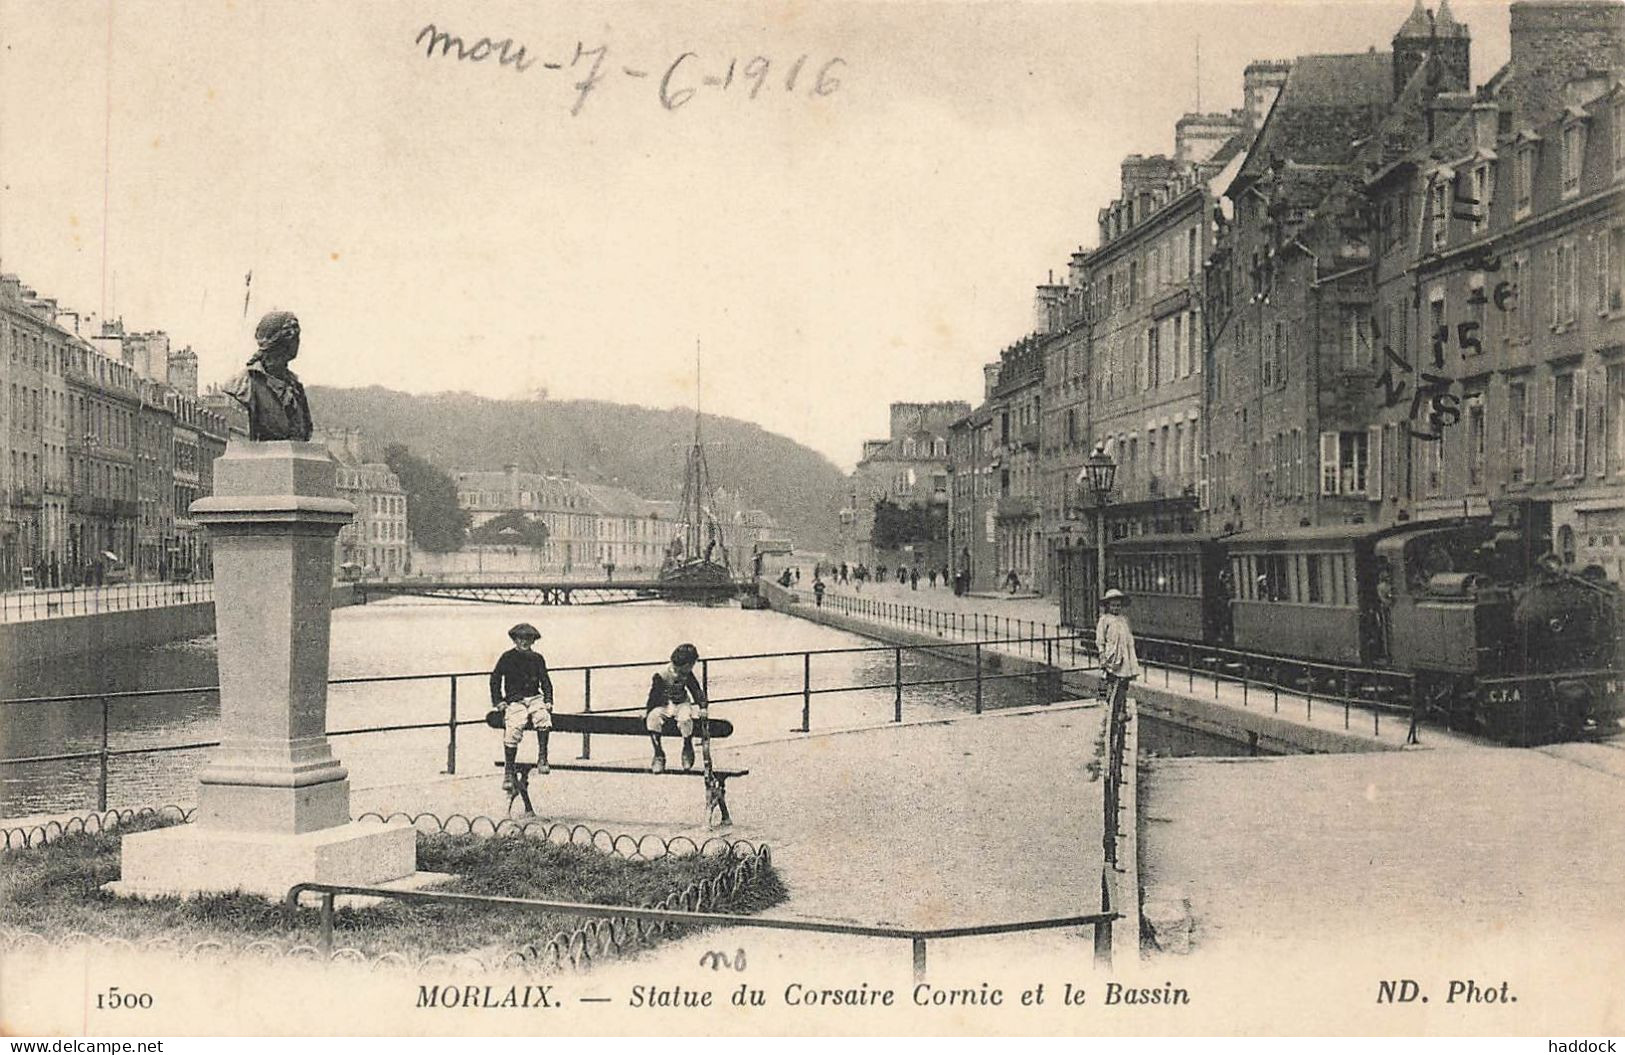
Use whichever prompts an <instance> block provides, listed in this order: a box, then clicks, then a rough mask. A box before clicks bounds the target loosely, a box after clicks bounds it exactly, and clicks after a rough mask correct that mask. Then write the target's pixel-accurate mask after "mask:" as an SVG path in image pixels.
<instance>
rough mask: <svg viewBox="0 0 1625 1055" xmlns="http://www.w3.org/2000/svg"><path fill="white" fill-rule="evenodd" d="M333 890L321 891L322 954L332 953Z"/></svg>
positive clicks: (328, 954)
mask: <svg viewBox="0 0 1625 1055" xmlns="http://www.w3.org/2000/svg"><path fill="white" fill-rule="evenodd" d="M333 898H334V895H333V892H332V891H331V890H326V891H323V892H322V942H321V950H322V955H323V956H332V955H333Z"/></svg>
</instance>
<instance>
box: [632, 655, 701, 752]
mask: <svg viewBox="0 0 1625 1055" xmlns="http://www.w3.org/2000/svg"><path fill="white" fill-rule="evenodd" d="M699 661H700V650H699V649H697V648H695V647H694V646H693V645H689V644H683V645H678V646H677V647H676V648H675V649H673V650H672V653H671V666H669V667H667V668H665V669H664V670H661V671H657V672H656V673H655V675H654V677H653V678H652V679H651V681H650V683H649V698H648V699H647V700H646V701H644V704H643V714H644V727H645V728H646V729H648V730H649V739H650V740H651V741H652V742H653V744H654V758H653V759H651V760H650V762H649V772H651V773H664V772H665V771H666V749H665V748H664V747H662V746H661V745H660V731H661V729H662V728H663V727H664V726H665V724H666V719H667V718H671V719H673V720H674V721H676V723H677V731H678V732H679V733H681V734H682V735H683V768H684V769H693V768H694V715H695V708H697V707H698V706H699V705H700V703H701V702H702V701H703V700H704V699H705V690H704V689H702V688H700V681H699V679H698V678H696V677H695V676H694V664H696V663H698V662H699Z"/></svg>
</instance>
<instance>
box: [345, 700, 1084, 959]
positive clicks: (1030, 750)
mask: <svg viewBox="0 0 1625 1055" xmlns="http://www.w3.org/2000/svg"><path fill="white" fill-rule="evenodd" d="M1103 714H1104V711H1103V709H1102V708H1101V707H1099V706H1098V705H1096V704H1094V703H1092V702H1091V703H1085V704H1070V705H1069V704H1058V705H1055V706H1050V707H1032V708H1020V709H1011V710H1004V711H998V712H989V713H988V714H984V715H981V716H966V717H963V718H956V719H948V720H921V721H912V722H904V723H903V724H901V725H885V726H877V727H870V728H866V729H853V730H848V731H840V732H830V733H823V734H820V733H814V734H812V735H807V736H794V737H790V738H786V739H781V740H776V741H770V742H765V743H755V744H746V745H743V746H737V747H736V746H725V745H721V744H719V745H717V747H716V759H717V765H718V766H721V767H726V768H743V769H749V770H750V775H749V776H746V777H740V778H736V779H734V780H732V781H730V782H729V785H728V803H729V808H730V810H731V812H732V813H733V817H734V824H733V825H732V826H730V827H726V828H707V827H706V825H705V820H704V798H705V796H704V789H703V788H702V787H701V782H700V781H699V780H698V779H694V780H687V781H682V780H676V779H670V778H663V779H660V780H651V779H649V778H647V777H640V776H636V775H627V776H616V775H605V774H591V773H570V772H564V771H561V772H555V773H552V774H549V775H548V776H545V777H539V776H533V777H532V778H531V789H532V790H531V795H532V799H533V801H534V803H535V806H536V809H537V813H538V815H539V816H541V817H542V818H544V819H546V820H548V821H550V822H560V823H568V824H576V823H579V824H584V825H588V826H591V827H595V828H599V827H601V828H604V829H606V830H608V831H611V832H616V833H620V832H626V833H630V834H642V833H645V832H650V833H653V834H657V835H660V836H663V837H666V838H671V837H673V836H676V835H686V836H688V837H689V838H692V839H695V840H696V841H700V840H703V839H705V838H707V837H710V836H713V835H721V836H725V837H727V838H730V839H748V840H751V841H753V842H758V843H767V844H768V845H770V846H771V847H772V848H773V860H774V863H775V864H776V865H777V866H778V867H779V868H780V869H781V871H782V872H783V874H784V877H785V881H786V883H787V884H788V885H789V887H790V889H791V891H792V892H793V894H792V898H791V900H790V902H789V903H788V904H787V905H785V906H782V907H781V908H780V909H777V910H775V911H776V912H780V913H783V914H788V915H795V916H800V917H805V918H816V919H828V920H842V921H847V922H864V923H886V924H895V925H898V926H909V927H932V926H946V925H948V924H950V923H952V924H961V923H963V924H976V923H985V922H998V921H1008V920H1012V919H1020V918H1036V917H1040V916H1058V915H1071V914H1076V913H1079V912H1088V911H1094V909H1093V908H1092V907H1081V906H1086V905H1089V904H1091V902H1090V899H1091V898H1095V899H1097V900H1096V901H1095V902H1093V904H1098V882H1099V869H1100V838H1101V827H1100V823H1101V821H1100V813H1101V801H1100V783H1099V781H1098V780H1095V779H1093V778H1092V776H1091V774H1090V773H1089V771H1088V767H1089V766H1090V764H1091V763H1092V762H1093V761H1094V760H1095V757H1096V745H1097V742H1098V740H1099V739H1100V735H1101V728H1100V727H1101V719H1102V716H1103ZM565 743H566V744H568V743H569V740H568V739H567V740H566V741H565ZM595 746H596V743H595ZM632 751H633V752H635V753H632V754H627V753H622V757H623V758H624V759H625V760H627V761H631V762H634V763H636V764H642V763H643V762H644V761H646V753H645V752H643V751H641V750H640V749H638V748H633V749H632ZM500 785H501V771H500V770H499V769H497V768H496V767H495V766H492V767H491V768H490V770H489V771H488V772H483V773H478V774H474V775H470V776H467V777H453V778H445V779H441V780H436V781H431V782H427V783H410V784H401V785H397V786H390V787H378V788H370V789H365V790H359V791H357V792H356V793H355V794H354V796H353V807H352V808H353V810H354V812H355V813H357V814H359V813H361V812H363V811H366V810H378V811H381V812H382V811H395V810H400V811H405V812H408V813H417V812H433V813H435V814H437V815H439V816H442V817H445V816H450V815H451V814H452V813H461V814H464V815H465V816H475V815H479V814H485V815H488V816H498V817H500V816H501V815H502V813H501V810H502V806H503V803H504V800H505V796H504V795H503V793H502V791H501V787H500Z"/></svg>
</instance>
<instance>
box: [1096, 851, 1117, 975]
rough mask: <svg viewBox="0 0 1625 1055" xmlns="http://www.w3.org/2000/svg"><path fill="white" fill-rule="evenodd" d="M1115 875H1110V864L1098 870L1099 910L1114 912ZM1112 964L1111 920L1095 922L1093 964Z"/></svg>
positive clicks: (1103, 965) (1106, 965)
mask: <svg viewBox="0 0 1625 1055" xmlns="http://www.w3.org/2000/svg"><path fill="white" fill-rule="evenodd" d="M1115 895H1116V877H1115V876H1114V875H1112V870H1111V868H1110V866H1107V867H1104V868H1102V869H1101V870H1100V911H1102V912H1115V911H1116V910H1117V906H1116V904H1115V902H1116V900H1117V898H1116V896H1115ZM1111 965H1112V921H1111V920H1106V921H1104V922H1101V923H1096V924H1095V966H1097V967H1108V968H1109V967H1110V966H1111Z"/></svg>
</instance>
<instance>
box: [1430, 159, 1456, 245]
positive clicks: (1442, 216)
mask: <svg viewBox="0 0 1625 1055" xmlns="http://www.w3.org/2000/svg"><path fill="white" fill-rule="evenodd" d="M1452 183H1453V180H1452V174H1451V172H1450V170H1448V169H1441V170H1440V171H1439V172H1438V173H1437V174H1435V175H1434V177H1433V186H1432V188H1431V190H1430V192H1429V194H1430V197H1431V198H1432V204H1433V248H1435V249H1442V248H1444V245H1445V243H1446V242H1448V241H1449V240H1450V205H1451V202H1450V197H1451V195H1450V191H1451V187H1452Z"/></svg>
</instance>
